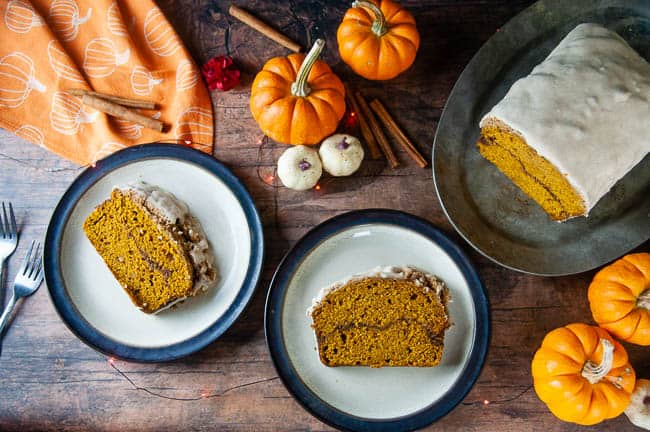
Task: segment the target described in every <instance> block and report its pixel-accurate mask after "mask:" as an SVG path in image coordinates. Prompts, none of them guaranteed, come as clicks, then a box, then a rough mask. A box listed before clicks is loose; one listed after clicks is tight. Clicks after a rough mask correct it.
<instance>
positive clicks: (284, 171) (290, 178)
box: [278, 145, 323, 190]
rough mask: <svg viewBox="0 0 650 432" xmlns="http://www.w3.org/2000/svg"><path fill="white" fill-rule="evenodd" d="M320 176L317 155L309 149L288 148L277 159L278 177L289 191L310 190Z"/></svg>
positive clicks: (304, 147) (320, 166)
mask: <svg viewBox="0 0 650 432" xmlns="http://www.w3.org/2000/svg"><path fill="white" fill-rule="evenodd" d="M322 174H323V167H322V165H321V161H320V158H319V157H318V153H316V150H314V149H313V148H311V147H307V146H304V145H297V146H293V147H290V148H288V149H287V150H285V152H284V153H282V156H280V159H278V177H280V180H281V181H282V184H283V185H285V186H286V187H288V188H289V189H295V190H307V189H311V188H313V187H314V186H316V183H318V180H319V179H320V176H321V175H322Z"/></svg>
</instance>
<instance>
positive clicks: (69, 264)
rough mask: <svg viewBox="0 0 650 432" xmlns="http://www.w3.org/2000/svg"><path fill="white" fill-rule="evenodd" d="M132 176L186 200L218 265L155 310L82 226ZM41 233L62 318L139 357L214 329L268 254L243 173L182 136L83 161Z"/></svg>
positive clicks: (103, 346) (105, 346) (175, 350)
mask: <svg viewBox="0 0 650 432" xmlns="http://www.w3.org/2000/svg"><path fill="white" fill-rule="evenodd" d="M138 180H140V181H145V182H147V183H151V184H155V185H158V186H160V187H162V188H163V189H165V190H168V191H170V192H172V193H173V194H174V195H175V196H176V197H178V198H179V199H180V200H182V201H184V202H185V203H186V204H187V205H188V206H189V208H190V209H191V212H192V214H193V215H194V216H196V217H197V218H198V219H199V221H200V222H201V225H202V226H203V228H204V230H205V232H206V235H207V237H208V240H209V242H210V245H211V247H212V250H213V252H214V253H215V256H216V260H217V264H218V267H219V272H220V281H219V284H218V285H217V286H216V288H214V289H211V290H209V291H208V292H206V293H203V294H201V295H199V296H196V297H193V298H191V299H188V300H187V301H185V302H184V303H183V304H182V305H181V306H179V307H178V308H176V309H174V310H171V311H166V312H163V313H160V314H157V315H147V314H144V313H142V312H140V311H139V310H138V309H137V308H136V307H135V306H134V305H133V304H132V303H131V300H130V299H129V297H128V295H127V294H126V293H125V292H124V290H123V289H122V287H120V285H119V284H118V283H117V281H116V280H115V278H114V277H113V275H112V274H111V272H110V271H109V270H108V267H107V266H106V265H105V264H104V262H103V261H102V259H101V257H100V256H99V254H97V252H96V251H95V249H94V248H93V246H92V245H91V244H90V242H89V241H88V239H87V238H86V236H85V235H84V233H83V229H82V225H83V221H84V220H85V218H86V217H87V216H88V214H90V212H91V211H92V210H93V208H95V207H96V206H97V205H99V204H100V203H101V202H103V201H104V200H105V199H107V198H108V197H109V196H110V192H111V190H112V189H113V187H114V186H118V185H124V184H126V183H129V182H131V181H138ZM45 243H46V244H45V277H46V281H47V286H48V289H49V292H50V297H51V298H52V302H53V303H54V306H55V308H56V310H57V312H58V313H59V315H60V316H61V318H62V319H63V321H64V322H65V324H66V325H67V326H68V327H69V328H70V330H71V331H72V332H73V333H74V334H75V335H77V336H78V337H79V338H80V339H81V340H82V341H83V342H85V343H86V344H88V345H90V346H91V347H93V348H95V349H97V350H98V351H101V352H103V353H105V354H108V355H112V356H115V357H118V358H122V359H125V360H132V361H141V362H160V361H168V360H173V359H176V358H179V357H183V356H186V355H188V354H190V353H192V352H194V351H197V350H199V349H201V348H203V347H204V346H206V345H208V344H209V343H210V342H212V341H214V340H215V339H216V338H218V337H219V336H220V335H221V334H222V333H223V332H224V331H226V329H228V327H230V326H231V325H232V323H233V322H234V321H235V320H236V319H237V317H238V316H239V315H240V314H241V313H242V311H243V310H244V308H245V307H246V305H247V303H248V302H249V300H250V299H251V297H252V295H253V292H254V291H255V287H256V285H257V281H258V278H259V275H260V271H261V268H262V261H263V256H264V240H263V234H262V226H261V223H260V218H259V215H258V213H257V210H256V208H255V205H254V203H253V200H252V199H251V197H250V195H249V194H248V192H247V191H246V189H245V187H244V186H243V185H242V183H241V182H240V181H239V180H238V179H237V178H236V177H235V176H234V175H233V174H232V173H231V172H230V171H229V170H228V169H227V168H226V167H225V166H224V165H222V164H221V163H220V162H218V161H216V160H215V159H214V158H212V157H210V156H208V155H206V154H204V153H201V152H199V151H197V150H193V149H191V148H189V147H184V146H182V145H178V144H145V145H140V146H135V147H130V148H127V149H124V150H121V151H119V152H117V153H115V154H113V155H111V156H109V157H107V158H105V159H103V160H101V161H99V162H97V164H96V165H95V166H94V167H91V168H88V169H86V170H85V171H84V172H83V173H82V174H81V175H80V176H79V177H78V178H77V179H76V180H75V181H74V182H73V183H72V185H71V186H70V187H69V189H68V190H67V191H66V192H65V194H64V195H63V197H62V198H61V201H60V202H59V204H58V205H57V207H56V209H55V210H54V214H53V216H52V219H51V221H50V225H49V227H48V230H47V236H46V240H45Z"/></svg>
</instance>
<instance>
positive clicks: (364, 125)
mask: <svg viewBox="0 0 650 432" xmlns="http://www.w3.org/2000/svg"><path fill="white" fill-rule="evenodd" d="M345 96H346V97H347V99H348V102H349V103H350V106H351V107H352V111H353V112H355V113H356V114H357V118H358V119H359V129H360V130H361V135H363V140H364V141H365V142H366V146H368V150H370V157H371V158H372V159H379V158H380V157H381V150H380V149H379V145H378V144H377V140H376V139H375V136H374V135H373V134H372V131H371V130H370V125H368V120H366V116H365V115H364V114H363V113H362V112H361V109H359V104H358V103H357V101H356V99H355V98H354V95H353V94H352V91H351V90H350V87H349V86H348V85H347V84H346V85H345Z"/></svg>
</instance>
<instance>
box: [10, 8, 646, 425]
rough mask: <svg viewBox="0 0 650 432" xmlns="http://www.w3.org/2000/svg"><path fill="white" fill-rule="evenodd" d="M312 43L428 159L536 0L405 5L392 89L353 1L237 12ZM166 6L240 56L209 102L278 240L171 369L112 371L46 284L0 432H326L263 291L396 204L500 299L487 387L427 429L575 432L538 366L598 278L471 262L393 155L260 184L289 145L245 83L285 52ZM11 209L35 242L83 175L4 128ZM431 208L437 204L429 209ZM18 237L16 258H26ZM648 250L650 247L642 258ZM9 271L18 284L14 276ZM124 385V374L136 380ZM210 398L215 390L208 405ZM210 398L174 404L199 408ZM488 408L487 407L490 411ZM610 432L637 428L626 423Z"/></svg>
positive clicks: (199, 50)
mask: <svg viewBox="0 0 650 432" xmlns="http://www.w3.org/2000/svg"><path fill="white" fill-rule="evenodd" d="M235 3H237V4H239V5H241V6H245V7H246V8H247V9H249V10H251V11H255V13H256V15H258V16H259V17H260V18H263V19H265V20H266V21H268V22H270V23H273V25H274V26H275V27H276V28H279V29H280V30H282V31H283V32H284V33H285V34H286V35H287V36H289V37H290V38H292V39H294V40H296V41H297V42H299V43H300V44H302V45H303V46H305V47H306V46H308V45H309V44H310V43H311V42H312V41H313V40H315V39H316V38H317V37H323V38H325V39H326V40H327V46H326V50H325V53H324V59H325V60H326V61H328V62H329V63H330V65H331V66H332V68H333V69H334V71H335V72H336V73H337V74H339V75H340V76H341V77H342V78H343V79H344V80H345V81H346V82H349V83H350V84H351V85H352V86H353V87H354V88H357V89H361V90H362V91H363V92H364V94H366V95H367V96H368V97H369V98H373V97H378V98H380V99H381V100H382V101H383V102H384V103H385V104H386V107H387V109H388V110H389V111H390V112H391V114H393V115H394V116H395V118H396V121H398V122H399V124H400V125H401V126H403V127H404V129H405V131H407V132H408V134H409V137H411V138H412V139H413V142H414V143H415V145H416V146H417V147H418V149H419V150H420V151H422V152H423V154H424V155H425V157H427V158H430V156H431V145H432V142H433V137H434V134H435V129H436V125H437V122H438V120H439V118H440V114H441V113H442V108H443V106H444V103H445V101H446V99H447V95H448V94H449V92H450V90H451V88H452V86H453V84H454V82H455V80H456V79H457V77H458V75H459V73H460V72H461V71H462V69H463V67H464V65H465V64H466V63H467V62H468V61H469V59H470V58H471V57H472V55H473V54H474V53H475V52H476V50H477V49H478V48H479V47H480V46H481V44H482V43H483V42H485V41H486V40H487V39H488V38H489V37H490V36H491V35H492V34H493V33H494V32H495V31H496V30H497V28H498V27H499V26H501V25H503V23H505V22H506V21H507V20H508V19H509V18H510V17H511V16H513V15H515V14H516V13H517V12H518V11H520V10H521V9H523V8H524V7H525V6H526V5H528V4H530V3H531V1H530V0H516V1H506V0H467V1H463V2H458V1H454V0H423V1H415V0H408V1H405V2H403V3H405V4H407V6H408V7H409V8H410V9H411V10H412V11H413V12H414V15H415V16H416V19H417V22H418V26H419V28H420V31H421V35H422V47H421V49H420V53H419V55H418V58H417V60H416V62H415V64H414V66H413V67H412V68H411V69H410V70H409V71H408V72H406V73H405V74H403V75H402V76H400V77H398V78H397V79H395V80H391V81H389V82H386V83H375V82H369V81H366V80H363V79H361V78H359V77H356V76H354V75H353V74H352V73H351V71H350V69H349V68H348V67H347V66H346V65H345V64H343V63H342V62H341V61H340V60H339V59H338V55H337V52H336V41H335V29H336V26H337V25H338V22H339V20H340V17H341V16H342V15H343V13H344V11H345V9H346V7H347V5H348V2H347V1H340V0H337V1H307V0H290V1H287V2H272V1H263V0H255V1H248V2H244V1H241V2H239V1H235ZM159 4H160V6H161V8H162V9H163V11H164V12H165V13H166V15H167V16H168V18H169V19H170V20H171V21H172V23H173V24H174V26H175V27H176V28H177V29H178V31H179V33H180V35H181V37H182V38H183V40H184V41H185V43H186V44H187V46H188V48H189V50H190V52H191V53H192V54H193V56H194V57H195V58H196V59H197V61H198V62H199V63H203V62H204V61H206V60H207V59H208V58H210V57H212V56H214V55H219V54H226V53H230V54H231V55H232V56H233V57H234V58H235V59H236V61H237V62H238V63H239V64H240V65H241V67H242V69H243V72H244V76H243V80H242V84H241V85H240V86H239V87H237V88H236V89H234V90H233V91H231V92H228V93H213V103H214V108H215V117H216V125H215V126H216V149H215V156H216V157H217V158H218V159H220V160H221V161H223V162H224V163H226V164H227V165H228V166H230V167H231V168H232V169H233V171H234V172H235V173H236V174H237V175H238V176H239V177H240V178H242V180H243V181H244V183H245V184H246V186H247V187H248V189H249V190H250V191H251V194H252V195H253V198H254V199H255V202H256V204H257V206H258V208H259V210H260V213H261V217H262V221H263V224H264V230H265V236H266V239H267V247H268V250H267V261H266V263H265V266H264V271H263V276H262V281H261V283H260V286H259V289H258V292H257V293H256V294H255V297H254V299H253V301H252V304H251V306H250V307H249V309H248V310H247V311H246V312H245V313H244V315H243V317H242V318H241V319H240V320H239V321H238V322H237V323H236V324H235V325H234V326H233V327H232V328H231V329H230V330H229V331H228V332H226V334H225V335H224V336H223V337H222V338H221V339H219V340H218V341H216V342H215V343H213V344H212V345H210V346H209V347H207V348H205V349H204V350H202V351H201V352H199V353H196V354H195V355H192V356H190V357H188V358H186V359H183V360H179V361H176V362H171V363H167V364H153V365H140V364H130V363H125V362H121V361H115V362H114V363H113V364H112V365H111V363H109V361H108V359H107V358H105V357H104V356H103V355H101V354H98V353H96V352H95V351H93V350H92V349H90V348H88V347H87V346H85V345H84V344H83V343H82V342H80V341H79V340H78V339H76V338H75V337H74V336H73V334H72V333H71V332H70V331H69V330H68V329H67V328H66V327H65V325H64V324H63V323H62V322H61V321H60V319H59V318H58V316H57V315H56V312H55V311H54V309H53V307H52V305H51V303H50V300H49V297H48V294H47V290H46V289H45V288H42V289H41V290H40V291H39V292H37V293H36V294H35V295H34V296H33V297H31V298H29V299H27V300H26V301H25V302H24V304H22V305H21V309H20V312H19V313H18V314H17V315H16V317H15V319H14V322H13V324H12V326H11V327H10V328H9V330H8V332H7V334H6V336H5V339H4V342H3V344H2V352H1V353H0V389H1V391H0V430H3V431H4V430H6V431H10V430H20V431H27V430H48V429H57V430H69V431H85V430H89V429H92V430H152V431H159V430H168V429H169V430H176V429H183V430H185V429H187V430H242V431H247V430H255V431H279V430H313V431H321V430H331V429H330V428H329V427H327V426H326V425H324V424H322V423H321V422H320V421H318V420H316V419H315V418H313V417H312V416H311V415H309V414H308V413H306V412H305V411H304V410H303V409H302V408H301V407H300V405H298V403H296V402H295V401H294V400H293V399H292V398H291V396H290V395H289V393H288V392H287V391H286V389H285V388H284V387H283V385H282V383H281V382H280V380H279V379H278V378H277V374H276V372H275V370H274V368H273V366H272V364H271V361H270V358H269V356H268V354H267V351H266V347H265V343H264V331H263V315H264V298H265V294H266V288H267V287H268V283H269V282H270V280H271V277H272V275H273V271H274V269H275V267H276V266H277V264H278V263H279V261H280V259H281V258H282V256H283V255H284V254H285V253H286V251H287V250H288V249H289V248H290V246H291V245H293V244H294V243H295V242H296V241H297V240H298V239H299V238H300V237H301V236H302V235H304V234H305V233H306V232H307V231H308V230H309V229H310V228H312V227H313V226H315V225H317V224H318V223H320V222H322V221H324V220H326V219H328V218H329V217H332V216H335V215H337V214H340V213H342V212H345V211H349V210H354V209H360V208H369V207H390V208H395V209H399V210H404V211H408V212H410V213H413V214H416V215H418V216H421V217H424V218H426V219H428V220H429V221H431V222H433V223H434V224H436V225H437V226H439V227H440V228H441V229H442V230H444V231H445V232H446V233H448V234H449V235H450V236H451V237H452V238H453V239H455V240H456V241H458V242H459V244H461V246H462V247H463V249H464V250H465V251H466V252H467V253H468V254H469V255H470V257H471V258H472V259H473V260H474V262H475V263H476V265H477V267H478V269H479V272H480V276H481V278H482V280H483V281H484V284H485V287H486V289H487V292H488V297H489V299H490V303H491V317H492V339H491V345H490V351H489V354H488V358H487V361H486V364H485V367H484V368H483V371H482V373H481V376H480V378H479V380H478V383H477V385H476V386H475V387H474V389H473V390H472V391H471V392H470V393H469V395H468V396H467V397H466V398H465V400H464V401H463V402H462V403H461V405H460V406H458V407H457V408H456V409H455V410H453V411H452V412H451V413H450V414H449V415H447V416H446V417H444V418H443V419H441V420H440V421H438V422H437V423H436V424H434V425H432V426H431V427H430V428H429V430H446V431H453V430H462V431H482V432H483V431H488V432H489V431H503V430H526V431H574V430H578V428H577V427H576V426H574V425H570V424H566V423H562V422H560V421H558V420H557V419H555V418H554V417H553V416H552V415H551V414H550V413H549V412H548V411H547V409H546V408H545V406H544V405H543V404H542V403H541V402H540V401H539V400H538V399H537V397H536V396H535V394H534V391H533V390H532V388H531V384H532V382H531V378H530V361H531V358H532V355H533V352H534V351H535V349H536V348H537V347H538V346H539V344H540V342H541V340H542V338H543V336H544V334H545V333H546V332H547V331H549V330H551V329H553V328H555V327H558V326H561V325H564V324H567V323H569V322H573V321H586V322H591V318H590V314H589V309H588V305H587V302H586V288H587V284H588V281H589V280H590V279H591V277H592V276H593V272H588V273H585V274H581V275H575V276H569V277H562V278H540V277H534V276H528V275H523V274H519V273H515V272H512V271H509V270H507V269H504V268H502V267H500V266H498V265H496V264H494V263H492V262H491V261H489V260H487V259H486V258H484V257H482V256H481V255H479V254H477V253H476V252H474V251H473V250H472V249H471V248H470V247H469V246H468V245H467V244H466V243H464V242H463V241H462V239H461V238H460V237H459V236H458V235H457V234H456V233H455V232H454V230H453V228H452V227H451V225H450V224H449V222H448V221H447V219H446V218H445V216H444V213H443V212H442V210H441V208H440V205H439V203H438V201H437V199H436V198H435V190H434V187H433V182H432V178H431V172H430V171H427V170H422V169H420V168H419V167H417V165H415V163H413V162H412V161H411V160H410V158H409V157H408V155H407V154H406V153H405V152H404V151H401V150H400V149H399V147H397V146H396V147H395V149H396V150H397V157H398V158H399V159H400V161H401V162H402V166H401V167H400V168H399V169H397V170H391V169H389V168H387V167H386V164H385V162H381V161H370V160H367V161H366V162H365V163H364V165H363V167H362V169H361V170H360V171H359V172H358V173H357V174H355V175H354V176H353V177H352V178H346V179H336V178H331V177H329V178H325V179H324V180H323V181H322V182H321V184H322V188H321V190H320V191H309V192H302V193H301V192H295V191H290V190H287V189H284V188H275V187H272V186H269V185H267V184H266V183H264V182H263V181H261V180H260V175H268V174H272V173H273V167H274V164H275V161H276V160H277V157H278V156H279V155H280V153H281V152H282V151H283V149H284V147H283V146H280V145H277V144H274V143H272V142H270V143H268V144H265V145H264V146H263V147H262V149H261V150H260V146H259V143H258V142H259V140H260V139H261V137H262V134H261V132H260V131H259V129H258V128H257V125H256V124H255V122H254V121H253V119H252V117H251V115H250V113H249V110H248V97H249V91H248V86H249V85H250V82H251V80H252V78H253V76H254V74H255V73H256V72H257V71H258V70H259V69H260V68H261V66H262V64H263V62H264V61H265V60H266V59H268V58H270V57H272V56H276V55H286V54H288V50H286V49H285V48H282V47H280V46H279V45H276V44H274V43H272V42H269V41H268V40H266V39H265V38H264V37H262V36H260V35H259V34H256V33H255V32H254V31H253V30H251V29H249V28H247V27H245V26H244V25H243V24H241V23H239V22H238V21H236V20H233V19H232V17H229V16H228V13H227V9H228V7H229V5H230V2H229V1H224V0H217V1H214V0H162V1H160V2H159ZM0 142H1V143H2V144H0V181H1V183H0V184H1V185H2V186H0V199H3V200H11V201H13V202H14V204H15V206H16V210H17V216H18V219H19V224H20V225H21V226H22V233H23V234H22V235H23V238H24V239H31V238H43V237H44V235H45V230H46V228H47V223H48V221H49V218H50V216H51V214H52V211H53V209H54V207H55V206H56V204H57V202H58V200H59V198H60V196H61V194H62V193H63V192H64V191H65V189H66V187H67V186H68V185H69V184H70V182H71V181H72V180H73V179H74V178H75V176H77V175H78V174H79V173H80V172H81V168H79V167H76V166H75V165H73V164H71V163H69V162H66V161H64V160H62V159H60V158H58V157H56V156H54V155H52V154H51V153H48V152H47V151H45V150H43V149H41V148H39V147H36V146H34V145H31V144H28V143H26V142H24V141H22V140H20V139H19V138H16V137H14V136H13V135H11V134H10V133H8V132H6V131H0ZM423 197H427V198H426V199H423ZM26 245H27V242H21V244H20V246H19V250H18V252H17V256H20V255H22V254H23V253H24V250H25V248H26ZM641 249H642V250H650V245H648V244H647V243H646V244H645V245H644V246H642V247H641V248H640V250H641ZM17 266H18V262H17V260H12V261H11V262H10V264H9V267H8V273H9V274H8V278H9V279H12V278H13V276H14V275H15V272H16V270H17ZM626 348H628V349H629V353H630V358H631V360H632V362H633V364H634V365H635V366H636V368H637V372H638V374H639V375H640V376H646V377H647V376H650V361H649V360H650V355H649V352H648V349H647V348H641V347H636V346H631V345H629V344H628V345H626ZM127 378H128V379H127ZM202 394H205V395H208V397H207V398H202ZM193 398H200V399H199V400H191V401H190V400H188V401H184V400H178V399H193ZM485 400H488V401H490V403H489V404H488V405H485V404H484V403H483V402H484V401H485ZM598 429H599V430H603V431H621V430H629V429H631V426H630V424H629V423H628V422H627V420H626V419H625V418H624V417H621V418H618V419H615V420H612V421H609V422H606V423H604V424H601V425H599V428H598Z"/></svg>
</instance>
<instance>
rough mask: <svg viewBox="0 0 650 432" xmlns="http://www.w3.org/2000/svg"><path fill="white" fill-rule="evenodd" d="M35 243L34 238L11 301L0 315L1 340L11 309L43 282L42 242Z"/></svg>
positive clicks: (16, 281) (15, 282) (19, 272)
mask: <svg viewBox="0 0 650 432" xmlns="http://www.w3.org/2000/svg"><path fill="white" fill-rule="evenodd" d="M34 243H35V242H34V241H33V240H32V244H31V245H30V246H29V250H28V251H27V254H26V255H25V259H23V263H22V264H21V266H20V270H18V274H17V275H16V280H15V281H14V289H13V292H12V293H11V298H10V299H9V303H8V304H7V307H6V308H5V310H4V312H3V313H2V316H1V317H0V340H2V330H4V328H5V325H6V324H7V321H9V317H10V316H11V311H12V310H13V309H14V307H15V306H16V302H17V301H18V299H19V298H21V297H27V296H30V295H32V294H34V293H35V292H36V290H37V289H38V287H39V286H40V285H41V282H43V260H42V258H41V256H40V253H39V249H40V248H41V244H40V243H37V244H36V248H34Z"/></svg>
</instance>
